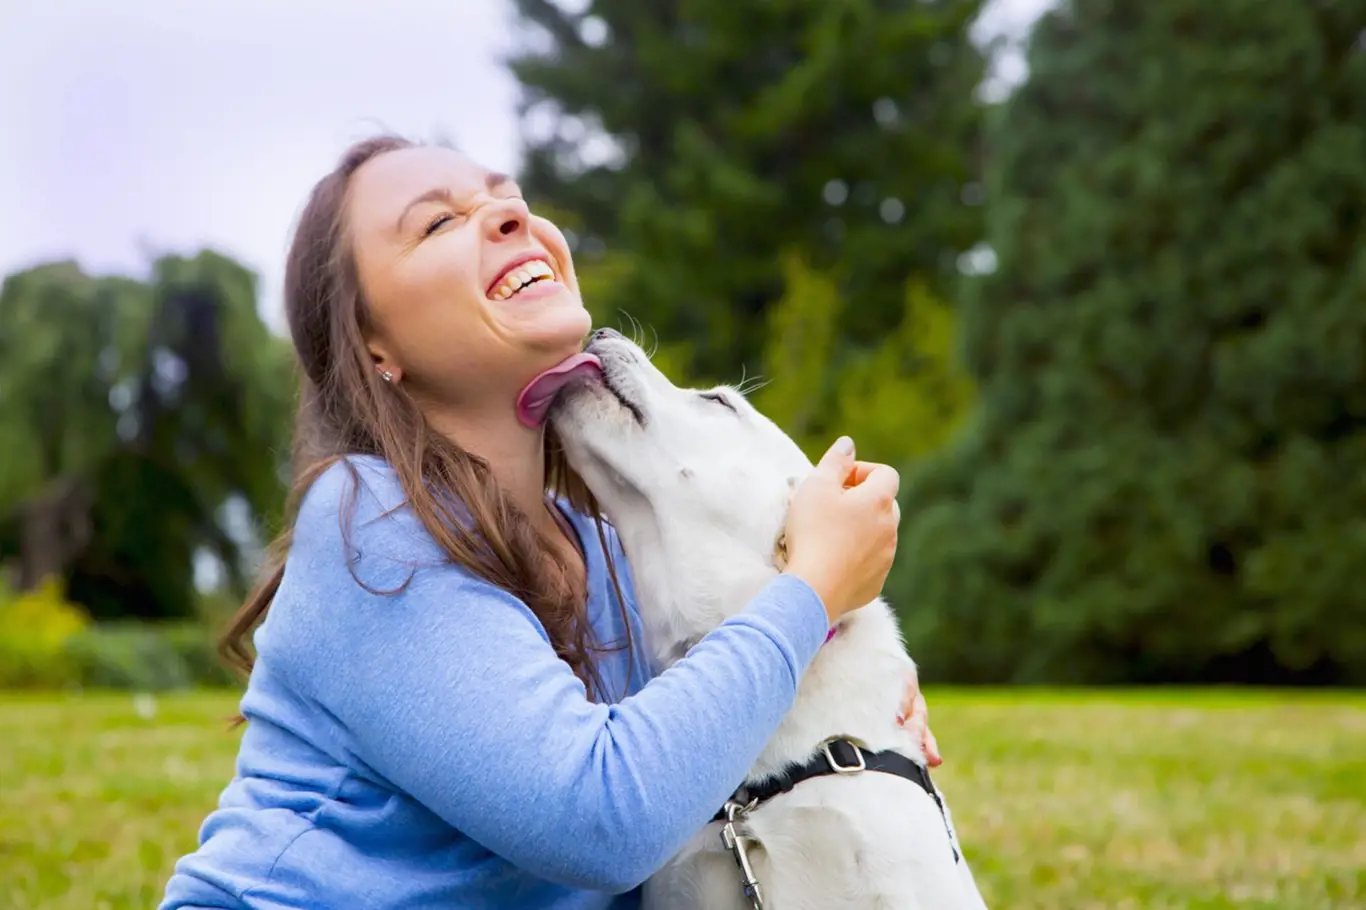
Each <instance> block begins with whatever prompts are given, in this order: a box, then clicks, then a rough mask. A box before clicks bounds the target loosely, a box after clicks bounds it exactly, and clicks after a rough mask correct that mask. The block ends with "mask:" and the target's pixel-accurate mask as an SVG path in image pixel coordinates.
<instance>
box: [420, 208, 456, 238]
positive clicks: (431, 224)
mask: <svg viewBox="0 0 1366 910" xmlns="http://www.w3.org/2000/svg"><path fill="white" fill-rule="evenodd" d="M457 217H459V216H457V215H455V214H454V213H452V212H442V213H441V214H439V215H437V216H436V217H434V218H432V220H431V221H428V222H427V227H426V228H425V229H423V231H422V236H423V237H430V236H432V235H433V234H435V233H436V232H437V229H439V228H441V227H443V226H444V225H445V224H446V222H448V221H455V220H456V218H457Z"/></svg>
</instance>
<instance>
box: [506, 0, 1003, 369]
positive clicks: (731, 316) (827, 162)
mask: <svg viewBox="0 0 1366 910" xmlns="http://www.w3.org/2000/svg"><path fill="white" fill-rule="evenodd" d="M516 5H517V8H518V9H519V11H520V12H521V14H522V16H523V17H524V19H525V20H527V21H529V22H532V23H535V24H536V25H538V26H539V29H538V32H542V33H543V34H544V35H545V36H547V37H548V39H549V40H547V41H545V42H541V44H544V47H539V46H538V48H537V49H536V50H535V51H534V52H530V51H529V52H527V53H526V54H524V55H522V56H521V57H519V58H518V59H517V60H515V61H514V62H513V71H514V73H515V74H516V75H517V77H518V79H519V80H520V81H521V83H522V85H523V86H524V88H525V90H526V96H527V98H526V100H527V107H528V108H533V109H535V111H534V113H535V115H536V117H535V119H540V118H541V117H543V116H546V115H547V114H549V115H550V118H551V119H552V120H553V121H554V123H555V127H556V129H555V131H554V132H553V133H552V134H551V135H549V136H548V137H546V136H539V135H532V136H530V137H529V138H530V142H529V147H528V149H527V158H526V165H525V169H524V173H523V175H522V180H523V183H524V185H525V187H526V189H527V192H528V195H529V197H530V198H531V200H532V204H533V206H535V205H550V206H552V207H553V208H554V209H556V210H558V211H562V212H568V213H572V214H573V216H575V220H576V224H575V225H574V229H575V234H576V236H577V244H576V246H577V249H576V257H577V259H578V260H579V261H580V262H581V263H583V264H584V267H586V268H592V267H593V265H594V263H595V261H596V260H597V259H598V258H599V257H601V256H603V255H609V254H610V255H611V256H616V257H619V258H624V259H626V260H628V261H629V264H630V268H629V269H628V270H627V272H626V274H625V275H623V276H621V278H620V280H617V281H614V282H613V283H612V284H611V285H610V286H608V287H604V288H603V290H604V292H606V293H608V294H610V299H607V300H590V301H589V303H590V305H591V306H593V307H594V309H595V312H597V313H600V314H602V315H603V316H604V321H606V322H608V323H616V322H617V321H618V319H617V316H618V313H619V311H622V310H624V311H625V312H626V313H628V314H629V315H630V316H633V317H636V318H638V319H640V321H642V322H643V323H645V324H646V325H647V326H649V327H650V328H652V329H653V330H655V331H656V332H657V333H658V335H659V336H660V338H661V339H663V341H664V342H665V343H666V344H672V345H674V346H678V344H679V343H680V342H684V341H685V340H686V343H687V346H688V347H689V349H690V350H689V351H688V352H687V353H686V354H684V355H683V357H682V360H684V361H685V362H684V363H683V366H684V367H685V368H686V369H687V371H688V372H689V373H690V374H692V375H696V374H698V373H701V374H704V375H709V376H715V377H725V378H734V377H736V376H738V375H739V373H740V371H741V367H742V365H744V366H747V367H748V368H749V370H750V372H751V373H753V371H754V370H755V368H757V367H758V366H759V364H760V361H761V351H762V348H763V343H764V332H765V329H766V324H767V319H766V316H767V314H768V311H769V309H770V307H771V306H772V305H773V304H774V302H775V301H777V299H778V298H779V297H780V296H781V295H782V294H783V292H784V290H785V288H784V282H783V273H782V261H783V258H784V257H785V256H796V257H797V258H799V259H800V260H802V261H803V262H804V263H805V264H806V265H807V266H808V267H810V268H812V269H815V270H816V271H817V272H820V273H822V274H826V273H834V274H835V275H836V277H837V278H838V281H839V290H840V293H841V296H842V297H843V298H844V299H846V300H849V301H854V302H856V303H857V305H856V306H850V307H849V308H848V311H847V314H846V316H845V318H844V319H843V320H842V322H841V325H840V331H841V340H842V341H848V342H849V343H850V344H852V346H853V347H855V348H858V347H863V346H866V345H868V344H871V343H872V342H874V341H876V340H877V339H878V338H879V337H880V336H881V335H883V334H885V333H888V332H892V331H895V330H896V327H897V326H898V324H899V323H900V322H901V320H902V314H903V309H904V307H903V303H904V293H905V286H906V285H905V282H906V280H907V278H908V277H911V276H918V277H920V278H922V279H923V280H925V281H927V282H928V283H929V286H928V289H929V290H930V291H934V290H935V289H936V288H937V287H939V286H940V284H942V279H943V278H944V277H945V276H947V275H951V274H952V272H953V269H954V265H955V261H956V258H957V256H958V254H959V253H960V252H961V251H963V250H965V249H967V248H968V247H971V246H972V245H973V244H974V243H976V242H977V241H978V240H979V239H980V234H981V209H980V208H979V207H975V206H974V205H973V204H971V203H972V202H973V194H974V192H975V191H976V190H977V187H976V184H975V183H973V181H974V180H975V179H976V177H975V174H976V171H975V161H976V154H977V134H978V125H979V119H980V116H981V111H980V108H979V106H978V105H977V104H976V103H975V101H974V98H973V89H974V86H976V84H977V83H978V81H979V79H980V78H981V75H982V72H983V60H982V57H981V54H980V53H979V52H978V50H977V49H976V48H975V47H974V46H973V45H972V44H971V42H970V41H969V40H968V36H967V29H968V26H969V24H970V23H971V22H972V20H973V19H974V18H975V17H976V15H977V13H978V10H979V8H980V6H981V3H980V0H938V2H935V3H925V2H921V0H896V2H889V0H854V2H847V0H846V2H841V3H828V2H825V0H782V2H764V3H743V2H741V3H737V2H733V0H694V2H679V0H667V2H650V3H641V2H637V0H594V2H590V3H587V4H586V5H585V7H586V8H585V10H584V11H583V12H582V13H580V14H570V13H567V12H564V11H563V10H562V9H561V8H560V7H559V6H557V5H555V4H553V3H550V2H547V0H518V2H517V4H516ZM584 35H587V36H588V37H587V40H585V38H584V37H582V36H584ZM599 39H601V40H599ZM599 131H600V132H601V133H604V134H606V135H607V136H610V137H611V138H612V140H614V141H615V143H616V146H617V148H618V150H619V153H620V156H619V158H618V160H614V161H608V162H607V163H605V164H604V163H600V162H599V161H595V160H593V159H591V158H588V157H586V156H585V154H584V152H583V149H584V141H583V140H584V137H585V136H592V135H594V134H595V133H598V132H599ZM827 185H829V190H827ZM846 196H847V198H845V197H846ZM965 198H966V199H967V202H965V201H964V200H965ZM839 347H840V346H839V345H837V353H840V352H839V351H838V348H839Z"/></svg>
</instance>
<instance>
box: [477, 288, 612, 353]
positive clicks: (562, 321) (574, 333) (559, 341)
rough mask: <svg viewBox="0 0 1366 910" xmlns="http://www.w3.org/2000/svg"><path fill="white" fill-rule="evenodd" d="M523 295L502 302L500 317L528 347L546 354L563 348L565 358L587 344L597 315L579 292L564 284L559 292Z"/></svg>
mask: <svg viewBox="0 0 1366 910" xmlns="http://www.w3.org/2000/svg"><path fill="white" fill-rule="evenodd" d="M531 290H532V289H530V288H528V289H527V290H526V291H523V292H522V293H523V294H527V293H530V292H531ZM519 297H521V294H519V295H517V297H513V298H510V299H508V300H504V301H499V302H498V307H499V309H500V313H499V316H500V317H501V320H500V321H501V322H502V323H503V325H504V326H506V327H507V328H508V329H509V330H511V331H513V332H515V333H516V334H517V336H518V337H519V338H520V339H521V340H522V342H523V343H524V344H526V346H527V347H529V348H532V349H533V350H537V351H544V352H546V353H552V352H561V351H562V352H564V353H563V354H562V356H565V357H567V356H569V354H572V353H574V352H575V351H578V350H580V349H581V348H582V347H583V339H584V337H585V336H586V335H587V334H588V331H589V330H590V329H591V328H592V327H593V317H592V315H591V314H589V312H588V310H587V309H585V308H584V305H583V301H582V300H581V299H579V295H578V294H576V293H574V292H573V291H571V290H570V289H569V288H566V287H564V286H563V285H561V286H560V289H559V291H558V292H557V293H550V294H547V293H542V294H540V295H538V296H536V297H535V298H531V299H528V300H519V299H518V298H519Z"/></svg>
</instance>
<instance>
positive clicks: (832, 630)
mask: <svg viewBox="0 0 1366 910" xmlns="http://www.w3.org/2000/svg"><path fill="white" fill-rule="evenodd" d="M839 630H840V627H839V626H831V627H830V631H829V632H826V633H825V644H829V643H830V639H832V638H834V637H835V634H836V633H837V632H839Z"/></svg>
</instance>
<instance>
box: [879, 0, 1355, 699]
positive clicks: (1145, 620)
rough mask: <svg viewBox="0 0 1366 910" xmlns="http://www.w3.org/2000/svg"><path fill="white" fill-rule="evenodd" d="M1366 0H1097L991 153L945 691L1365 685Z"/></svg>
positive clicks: (925, 481) (935, 484)
mask: <svg viewBox="0 0 1366 910" xmlns="http://www.w3.org/2000/svg"><path fill="white" fill-rule="evenodd" d="M1363 35H1366V2H1361V0H1351V2H1341V0H1340V2H1329V0H1303V2H1299V3H1266V2H1260V0H1209V2H1204V3H1189V2H1186V0H1127V2H1121V0H1074V2H1071V3H1066V4H1064V5H1063V6H1062V7H1061V8H1060V10H1059V11H1058V12H1055V13H1052V14H1050V15H1048V16H1046V17H1045V18H1044V19H1043V20H1042V21H1041V23H1040V25H1039V26H1038V29H1037V32H1036V34H1035V36H1034V38H1033V40H1032V44H1031V49H1030V55H1029V64H1030V70H1031V76H1030V79H1029V82H1028V83H1027V84H1026V85H1025V86H1023V87H1022V88H1021V89H1020V90H1019V91H1018V92H1017V94H1016V95H1015V96H1014V97H1013V98H1012V99H1011V100H1010V101H1009V103H1007V104H1006V105H1005V106H1004V108H1003V109H1002V110H1001V111H1000V116H999V119H998V120H997V122H995V123H994V124H993V128H992V132H991V140H990V141H991V154H992V161H991V168H990V179H989V183H988V199H989V204H990V220H989V229H988V234H989V239H990V242H991V244H992V245H993V247H994V249H995V251H996V253H997V256H998V267H997V269H996V270H995V272H994V273H992V274H989V275H985V276H981V277H979V278H977V279H975V280H972V281H970V282H969V284H968V286H967V289H966V292H965V297H964V299H963V301H962V304H963V305H962V308H961V320H962V322H961V328H962V333H963V336H964V345H965V348H964V349H965V353H966V358H967V362H968V365H969V367H970V369H971V371H972V374H973V376H974V378H975V380H976V382H977V384H978V392H979V395H980V405H981V411H980V413H979V414H978V415H977V417H976V420H975V423H974V426H973V428H972V430H971V432H970V433H968V434H967V435H965V436H964V437H963V439H962V440H961V443H960V445H958V446H957V447H956V448H955V449H954V450H952V451H949V452H947V453H945V454H943V455H942V456H941V457H940V458H938V459H936V460H935V462H934V463H932V464H930V465H928V466H927V467H926V469H925V470H924V471H923V472H921V473H920V474H919V476H918V477H916V478H915V480H914V482H912V483H908V484H907V487H908V492H907V497H906V499H907V503H906V509H905V514H907V515H908V516H909V523H908V528H907V531H906V533H905V534H904V536H903V544H902V546H903V549H904V550H906V551H907V552H906V554H905V556H904V558H903V561H902V564H901V566H900V567H899V570H898V573H897V575H896V576H895V577H894V579H893V585H892V590H893V592H894V595H895V596H896V598H897V599H898V600H899V601H900V606H901V607H902V608H903V610H904V612H905V615H906V617H907V626H908V629H909V631H910V633H911V637H912V639H913V641H914V642H915V643H916V646H917V653H918V655H919V656H920V657H921V658H922V660H923V661H924V663H925V664H926V667H927V673H930V674H932V675H934V676H937V677H944V676H952V677H955V678H960V679H989V680H1069V681H1070V680H1078V681H1101V682H1104V681H1118V680H1138V681H1144V680H1195V679H1200V680H1211V679H1238V680H1245V681H1259V682H1273V681H1305V682H1309V681H1345V680H1355V681H1357V682H1363V681H1366V669H1363V668H1366V583H1363V582H1362V581H1361V576H1362V573H1363V571H1366V220H1364V219H1366V40H1363Z"/></svg>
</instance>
